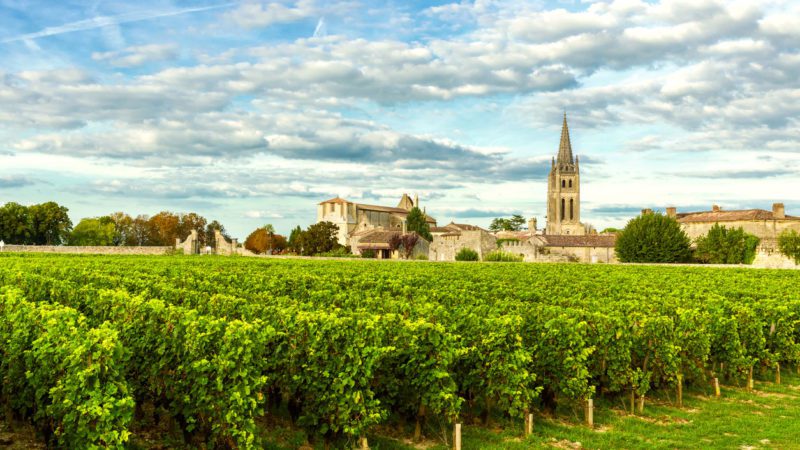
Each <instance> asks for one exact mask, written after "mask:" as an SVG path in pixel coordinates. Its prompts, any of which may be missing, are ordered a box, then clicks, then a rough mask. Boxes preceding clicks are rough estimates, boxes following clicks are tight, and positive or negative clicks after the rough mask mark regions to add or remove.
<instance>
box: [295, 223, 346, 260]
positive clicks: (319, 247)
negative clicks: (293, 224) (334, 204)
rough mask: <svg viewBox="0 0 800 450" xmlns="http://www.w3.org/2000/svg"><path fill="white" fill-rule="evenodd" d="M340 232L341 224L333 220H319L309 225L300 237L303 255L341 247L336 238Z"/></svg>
mask: <svg viewBox="0 0 800 450" xmlns="http://www.w3.org/2000/svg"><path fill="white" fill-rule="evenodd" d="M338 233H339V226H338V225H336V224H334V223H331V222H318V223H315V224H314V225H311V226H309V227H308V229H307V230H306V231H304V232H303V233H302V234H301V237H300V243H301V246H302V248H303V255H306V256H311V255H316V254H318V253H325V252H330V251H333V250H335V249H336V248H338V247H341V245H340V244H339V241H338V239H337V238H336V235H337V234H338Z"/></svg>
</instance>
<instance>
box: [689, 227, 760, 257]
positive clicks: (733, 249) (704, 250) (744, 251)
mask: <svg viewBox="0 0 800 450" xmlns="http://www.w3.org/2000/svg"><path fill="white" fill-rule="evenodd" d="M695 242H696V243H697V249H696V250H695V257H696V258H697V259H698V260H700V261H702V262H706V263H711V264H751V263H752V262H753V260H754V259H755V257H756V248H757V247H758V242H759V239H758V237H756V236H754V235H752V234H748V233H745V232H744V229H742V227H739V228H727V227H725V226H722V225H720V224H718V223H716V224H714V226H712V227H711V229H710V230H708V233H707V234H705V235H704V236H700V237H699V238H697V239H696V240H695Z"/></svg>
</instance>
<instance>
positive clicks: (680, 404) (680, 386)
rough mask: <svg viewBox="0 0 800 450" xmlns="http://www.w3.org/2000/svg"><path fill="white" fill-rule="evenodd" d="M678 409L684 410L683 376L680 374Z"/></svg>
mask: <svg viewBox="0 0 800 450" xmlns="http://www.w3.org/2000/svg"><path fill="white" fill-rule="evenodd" d="M678 408H683V375H681V374H678Z"/></svg>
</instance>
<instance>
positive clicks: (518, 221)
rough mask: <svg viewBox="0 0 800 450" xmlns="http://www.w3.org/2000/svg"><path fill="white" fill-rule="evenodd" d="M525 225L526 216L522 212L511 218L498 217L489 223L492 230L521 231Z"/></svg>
mask: <svg viewBox="0 0 800 450" xmlns="http://www.w3.org/2000/svg"><path fill="white" fill-rule="evenodd" d="M524 226H525V218H524V217H522V216H521V215H520V214H514V215H513V216H511V218H509V219H506V218H503V217H496V218H494V219H492V223H491V224H490V225H489V230H490V231H495V232H497V231H519V230H521V229H522V228H523V227H524Z"/></svg>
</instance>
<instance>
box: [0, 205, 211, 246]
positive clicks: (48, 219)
mask: <svg viewBox="0 0 800 450" xmlns="http://www.w3.org/2000/svg"><path fill="white" fill-rule="evenodd" d="M68 212H69V210H68V209H67V208H66V207H64V206H61V205H59V204H57V203H55V202H47V203H42V204H38V205H31V206H23V205H20V204H19V203H13V202H10V203H6V204H5V205H4V206H2V207H0V240H3V241H4V242H5V243H6V244H19V245H116V246H121V245H127V246H137V245H139V246H171V245H175V239H176V238H179V239H185V238H186V236H188V235H189V233H191V231H192V230H197V233H198V238H199V240H200V245H202V246H206V245H210V246H213V245H214V230H220V232H222V234H223V235H225V236H226V237H227V234H226V233H225V227H224V226H223V225H222V224H221V223H219V222H218V221H216V220H212V221H211V222H209V221H208V220H207V219H206V218H205V217H203V216H201V215H199V214H197V213H193V212H191V213H173V212H169V211H162V212H160V213H158V214H156V215H154V216H148V215H143V214H140V215H137V216H135V217H134V216H131V215H129V214H127V213H124V212H115V213H113V214H109V215H107V216H101V217H90V218H85V219H82V220H81V221H80V222H78V224H77V225H75V227H74V228H73V226H72V221H71V220H70V218H69V215H68Z"/></svg>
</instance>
